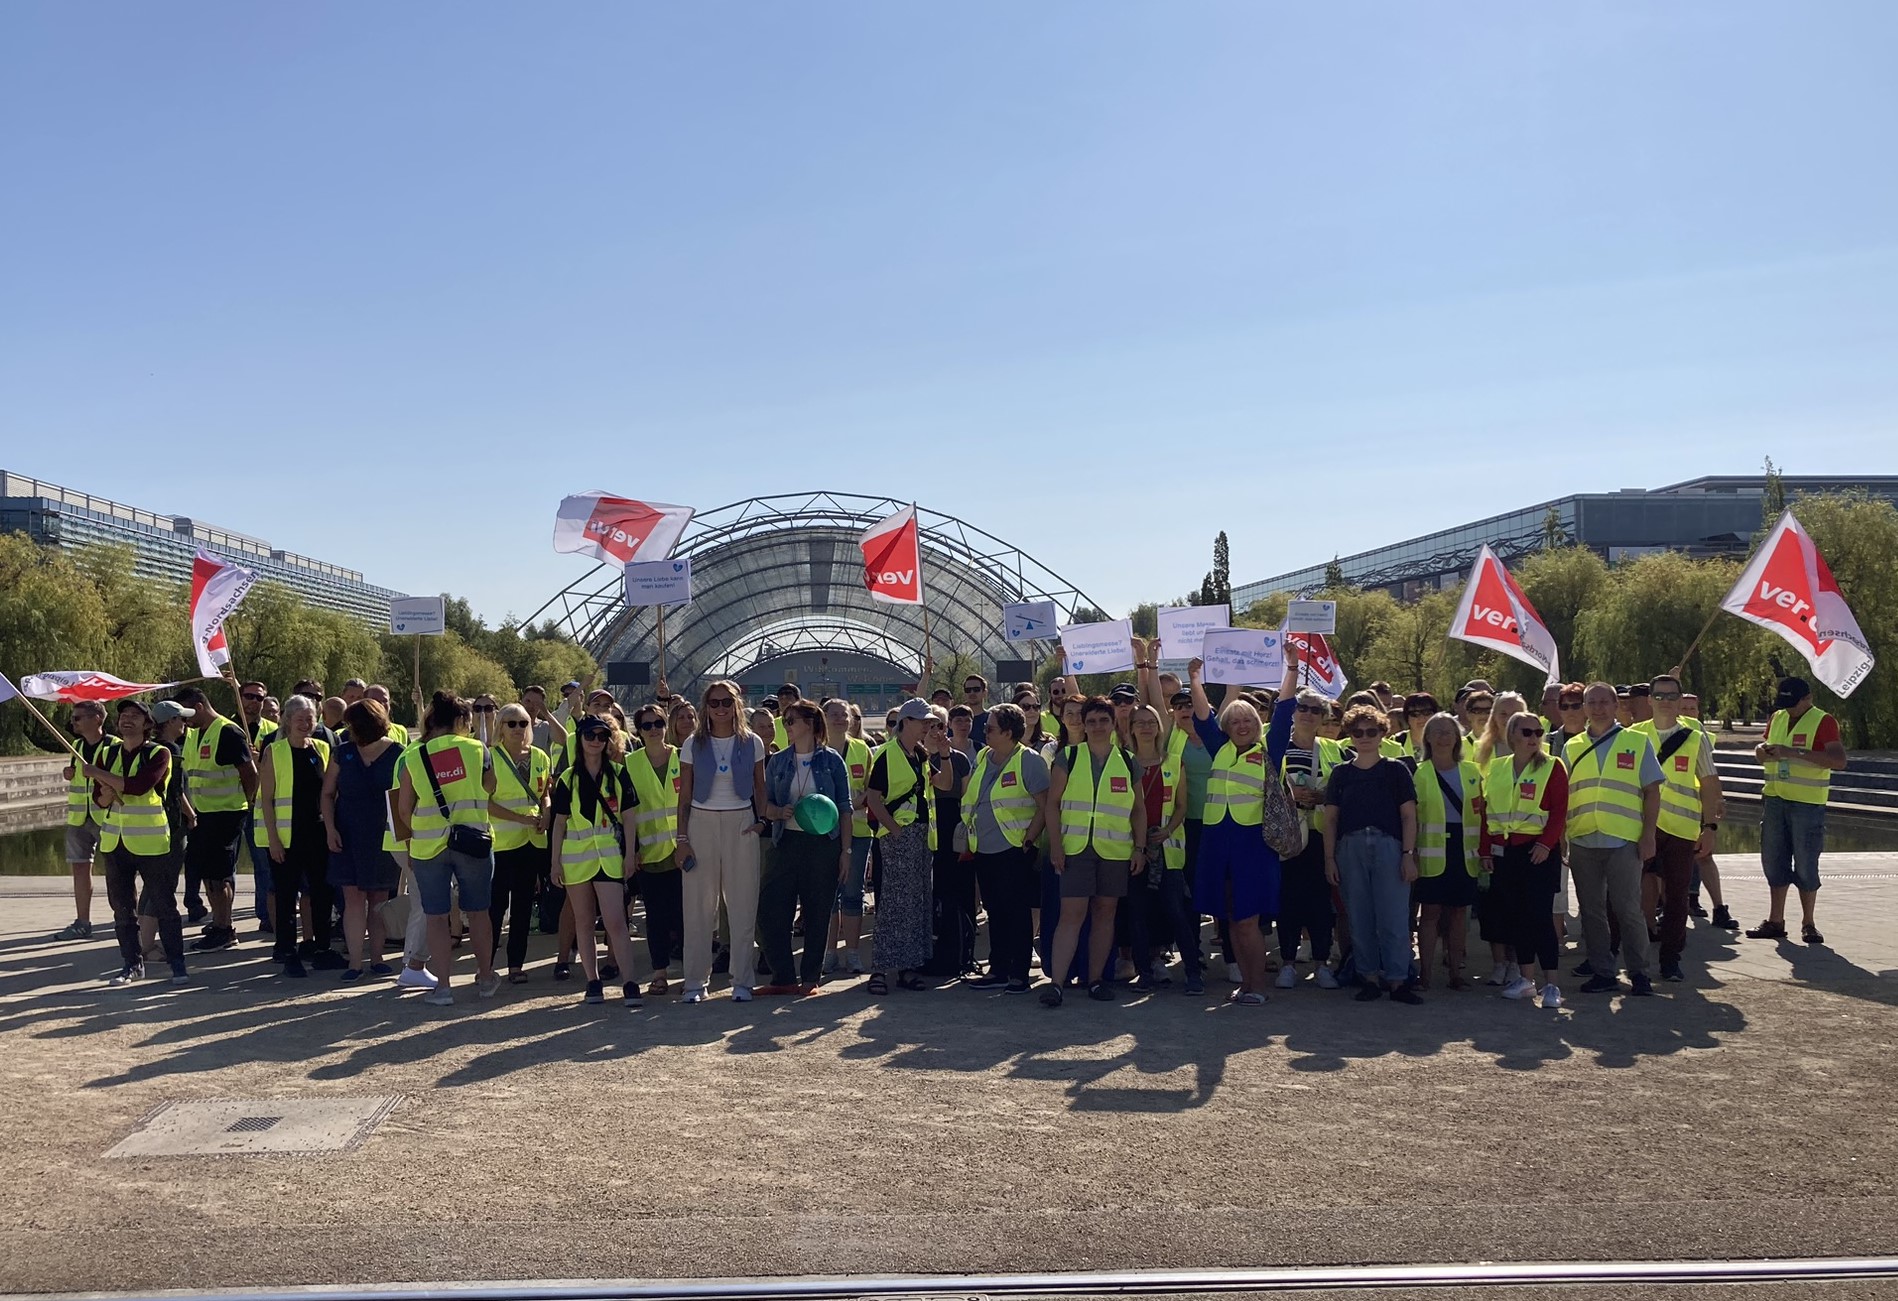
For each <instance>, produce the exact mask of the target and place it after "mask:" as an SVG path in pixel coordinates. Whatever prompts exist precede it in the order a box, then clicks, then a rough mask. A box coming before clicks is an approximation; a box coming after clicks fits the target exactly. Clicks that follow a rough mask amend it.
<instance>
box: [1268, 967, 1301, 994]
mask: <svg viewBox="0 0 1898 1301" xmlns="http://www.w3.org/2000/svg"><path fill="white" fill-rule="evenodd" d="M1272 983H1273V985H1275V986H1277V987H1278V988H1279V989H1297V988H1298V967H1297V965H1296V964H1295V963H1290V962H1288V963H1286V964H1285V965H1284V966H1282V967H1280V968H1279V978H1278V979H1277V980H1275V981H1273V982H1272Z"/></svg>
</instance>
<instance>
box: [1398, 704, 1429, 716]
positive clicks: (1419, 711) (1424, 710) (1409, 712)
mask: <svg viewBox="0 0 1898 1301" xmlns="http://www.w3.org/2000/svg"><path fill="white" fill-rule="evenodd" d="M1433 712H1435V711H1433V710H1431V709H1430V708H1428V707H1427V706H1424V705H1419V706H1417V708H1415V709H1406V710H1405V711H1404V717H1406V718H1429V717H1430V715H1431V714H1432V713H1433Z"/></svg>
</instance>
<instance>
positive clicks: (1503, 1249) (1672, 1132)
mask: <svg viewBox="0 0 1898 1301" xmlns="http://www.w3.org/2000/svg"><path fill="white" fill-rule="evenodd" d="M1722 861H1723V866H1724V871H1725V876H1726V879H1727V882H1728V896H1729V900H1730V902H1731V903H1732V904H1733V906H1734V911H1735V914H1736V916H1738V917H1740V918H1741V919H1742V920H1743V921H1745V922H1746V923H1747V924H1749V925H1750V924H1752V922H1754V921H1756V920H1757V919H1758V918H1759V917H1760V916H1762V915H1763V906H1764V896H1765V890H1764V887H1763V885H1762V883H1761V882H1760V879H1759V872H1758V865H1757V861H1756V860H1751V859H1749V858H1747V857H1746V856H1730V857H1725V858H1723V860H1722ZM1826 866H1827V884H1826V887H1825V890H1824V892H1823V894H1822V908H1823V911H1822V914H1821V923H1822V926H1823V929H1824V930H1825V932H1826V936H1827V941H1828V943H1827V946H1826V947H1825V948H1823V949H1807V948H1806V947H1804V946H1802V945H1797V944H1793V945H1787V944H1773V943H1768V942H1762V941H1749V940H1745V939H1742V938H1739V937H1737V936H1735V935H1733V934H1730V933H1727V932H1723V931H1718V930H1711V929H1707V928H1706V927H1705V926H1704V925H1701V924H1697V925H1696V927H1695V929H1694V931H1693V933H1692V935H1691V937H1690V939H1689V945H1688V953H1687V969H1688V973H1689V980H1688V982H1687V983H1686V984H1683V985H1662V986H1659V987H1658V988H1659V996H1657V997H1655V998H1652V999H1645V1000H1643V999H1633V998H1627V997H1615V998H1602V997H1589V996H1585V995H1582V994H1580V993H1579V992H1578V991H1579V986H1580V984H1581V981H1580V980H1579V979H1571V981H1570V982H1569V985H1568V989H1569V991H1570V994H1571V996H1570V999H1569V1003H1568V1006H1567V1007H1565V1008H1564V1009H1562V1010H1560V1011H1558V1012H1544V1011H1542V1010H1540V1009H1537V1008H1534V1007H1531V1006H1528V1005H1525V1004H1518V1003H1511V1002H1506V1001H1504V1000H1501V999H1499V998H1496V997H1494V996H1493V991H1489V990H1481V991H1471V992H1467V993H1457V994H1452V993H1448V992H1443V991H1441V990H1439V991H1438V992H1436V993H1434V994H1432V995H1431V996H1430V997H1429V1001H1428V1003H1427V1004H1426V1005H1424V1006H1422V1007H1417V1008H1407V1007H1401V1006H1398V1005H1395V1004H1392V1003H1390V1002H1388V1001H1385V1002H1379V1003H1375V1004H1371V1005H1368V1006H1366V1005H1359V1004H1356V1003H1354V1002H1352V1001H1351V1000H1350V998H1349V996H1348V995H1346V994H1342V993H1327V992H1324V991H1320V990H1317V989H1316V988H1315V987H1313V986H1312V985H1311V984H1310V983H1309V982H1307V983H1306V984H1305V985H1303V986H1302V987H1301V988H1299V989H1297V990H1294V991H1289V992H1280V991H1274V993H1273V996H1272V1000H1271V1002H1270V1003H1268V1004H1267V1005H1266V1006H1265V1007H1264V1008H1258V1009H1247V1008H1239V1007H1235V1006H1228V1005H1226V1004H1225V1003H1224V1002H1223V995H1224V993H1225V990H1226V986H1225V985H1224V984H1223V982H1219V981H1214V982H1212V984H1211V986H1210V988H1209V992H1208V994H1207V996H1206V997H1204V998H1187V997H1184V996H1182V995H1180V994H1178V993H1172V992H1166V993H1158V994H1153V995H1130V996H1127V997H1124V998H1123V999H1122V1001H1120V1002H1118V1003H1115V1004H1113V1005H1101V1004H1092V1003H1089V1002H1087V1001H1086V1000H1071V1001H1070V1002H1069V1003H1068V1005H1067V1006H1066V1007H1064V1008H1062V1009H1060V1010H1058V1011H1052V1012H1051V1011H1049V1010H1047V1009H1044V1008H1042V1007H1040V1006H1039V1005H1038V1004H1037V1003H1036V1002H1035V1001H1034V1000H1032V999H1020V998H1005V997H1002V996H1000V995H992V994H987V993H978V992H975V991H971V990H968V989H963V988H959V987H949V988H944V989H942V990H940V991H934V992H928V993H923V994H904V993H902V992H900V991H899V992H898V993H895V994H892V995H891V996H890V997H888V998H884V999H881V1000H874V1001H873V1000H871V999H869V998H868V997H866V996H865V995H864V994H863V993H861V992H860V991H859V989H858V987H857V986H858V982H849V983H844V984H836V985H827V986H826V987H825V991H824V993H822V994H821V995H819V996H817V997H814V998H809V999H803V1000H782V999H780V1000H766V999H760V1000H757V1001H755V1002H752V1003H750V1004H735V1003H732V1002H731V1001H729V1000H728V999H725V998H722V997H721V998H717V999H715V1000H714V1001H713V1002H711V1003H709V1004H706V1005H704V1006H700V1007H686V1006H681V1005H678V1003H677V1000H676V999H657V1000H649V1001H648V1004H647V1007H646V1010H645V1011H643V1012H639V1013H629V1012H627V1011H625V1010H624V1009H622V1008H619V1007H617V1006H615V1005H612V1004H610V1003H609V1004H608V1005H606V1006H602V1007H583V1006H581V1005H580V1003H579V988H578V986H577V985H555V984H553V983H552V982H551V980H550V979H549V978H548V977H547V975H546V966H545V963H544V957H545V954H546V951H547V946H549V945H550V944H551V941H550V940H549V939H547V938H545V937H537V940H536V948H535V952H534V957H533V962H534V964H535V965H534V967H533V972H534V981H533V983H531V984H528V985H525V986H519V987H510V986H504V987H503V989H502V992H501V994H500V996H499V997H498V998H496V999H495V1000H494V1001H492V1002H476V1001H474V1000H473V997H472V989H469V990H467V991H466V997H464V998H463V1000H462V1001H461V1002H460V1003H459V1004H458V1005H457V1006H455V1007H452V1008H433V1007H427V1006H424V1005H423V1004H422V1003H421V1002H420V1000H419V997H418V996H416V995H412V994H411V995H398V994H396V993H395V992H394V991H393V990H392V989H390V988H388V987H387V986H386V985H385V986H382V987H372V988H367V989H364V988H349V989H344V988H342V987H339V986H337V985H336V984H335V983H334V981H333V979H326V978H324V973H314V974H313V975H312V977H311V979H309V980H308V981H305V982H300V983H293V982H290V981H285V980H282V979H280V978H278V977H277V976H276V975H275V974H274V973H275V970H276V968H274V967H272V966H270V965H269V963H268V961H267V959H268V948H267V946H266V945H265V944H263V943H261V942H259V941H257V940H256V939H255V938H252V937H251V936H250V935H249V934H248V933H247V934H246V939H245V942H244V943H243V944H242V945H241V946H240V947H239V948H237V949H235V950H232V951H229V952H226V953H223V954H219V955H214V956H212V957H210V958H207V959H204V960H202V961H198V962H195V963H194V965H193V976H194V983H193V985H192V986H191V987H190V988H188V989H184V990H180V991H175V992H174V991H172V990H170V989H168V988H166V987H165V986H164V984H163V983H162V981H156V980H154V981H152V982H150V983H148V984H147V985H145V986H143V987H141V988H138V989H136V990H132V991H119V990H110V989H107V988H105V986H104V984H103V981H102V979H101V977H102V976H103V975H105V974H107V973H108V972H109V971H111V970H112V969H114V968H115V967H116V956H115V951H114V950H113V949H112V947H111V941H110V937H109V932H108V930H107V928H105V927H100V928H99V930H98V932H97V933H98V935H99V936H100V938H98V939H95V940H94V941H92V942H91V943H88V944H60V943H55V942H51V941H49V940H47V939H46V936H48V935H50V934H51V933H52V932H53V931H54V930H55V929H57V928H58V927H59V926H60V925H61V924H63V922H64V921H66V920H67V919H68V918H69V917H70V912H69V906H70V905H69V900H68V899H67V898H66V897H65V895H64V893H63V883H62V882H61V881H59V880H58V879H57V878H32V877H15V878H5V879H0V1087H3V1088H4V1096H5V1098H6V1100H7V1106H6V1108H5V1111H4V1113H3V1114H0V1144H3V1145H4V1151H5V1153H6V1156H5V1164H6V1169H7V1172H8V1177H7V1178H6V1179H5V1180H4V1182H0V1286H4V1287H5V1288H7V1289H11V1290H86V1289H131V1288H158V1287H186V1286H192V1287H209V1286H247V1287H257V1288H264V1287H279V1286H289V1285H301V1284H324V1283H382V1282H428V1281H435V1280H453V1279H477V1278H491V1279H529V1278H581V1277H627V1276H639V1277H667V1276H733V1275H758V1274H773V1275H783V1274H805V1273H888V1272H910V1271H921V1272H958V1271H976V1272H989V1271H1041V1270H1058V1269H1120V1268H1138V1267H1168V1268H1184V1267H1208V1266H1259V1265H1276V1264H1301V1263H1313V1264H1317V1263H1324V1264H1333V1263H1350V1262H1379V1261H1434V1260H1450V1261H1460V1260H1477V1259H1504V1260H1508V1259H1524V1260H1545V1259H1567V1258H1647V1257H1668V1258H1673V1257H1681V1258H1688V1257H1756V1256H1781V1255H1783V1256H1795V1255H1850V1254H1874V1253H1888V1252H1892V1251H1894V1250H1898V1124H1895V1123H1894V1121H1895V1120H1898V1102H1895V1101H1894V1095H1893V1080H1894V1076H1893V1068H1894V1061H1898V1055H1895V1053H1894V1048H1895V1047H1898V855H1879V854H1864V855H1851V854H1839V855H1834V856H1831V857H1829V858H1828V859H1827V863H1826ZM103 904H104V895H103V890H101V893H100V900H99V908H100V911H99V913H97V914H96V916H100V917H102V916H104V915H105V914H104V912H103ZM249 929H251V928H247V932H248V930H249ZM642 955H643V949H642ZM1577 960H1579V958H1578V956H1577V955H1575V954H1574V953H1573V951H1572V950H1571V955H1570V963H1571V965H1572V964H1573V962H1574V961H1577ZM465 961H466V960H465V959H464V964H465ZM207 1102H208V1103H219V1104H222V1105H223V1109H222V1110H219V1109H209V1110H197V1111H193V1110H191V1109H190V1108H188V1107H185V1106H184V1104H192V1103H207ZM315 1103H321V1104H324V1106H323V1107H320V1108H312V1107H310V1105H309V1104H315ZM244 1104H259V1105H256V1106H249V1105H244ZM270 1104H276V1106H275V1108H274V1109H273V1107H272V1106H271V1105H270ZM253 1112H262V1113H269V1115H263V1116H261V1117H258V1116H252V1114H251V1113H253ZM279 1113H281V1115H282V1117H283V1119H281V1120H280V1121H276V1120H271V1119H270V1116H274V1115H278V1114H279ZM337 1117H341V1119H340V1120H337V1119H336V1118H337ZM147 1120H151V1121H152V1124H151V1125H149V1126H147V1125H143V1124H142V1122H145V1121H147ZM326 1124H328V1125H329V1126H330V1128H329V1129H325V1125H326ZM207 1125H208V1126H209V1131H208V1132H210V1133H211V1134H212V1137H213V1138H216V1139H217V1140H218V1141H219V1142H221V1143H223V1144H224V1145H225V1146H223V1147H220V1148H218V1149H217V1150H219V1151H223V1152H226V1153H227V1154H225V1155H216V1156H164V1155H152V1154H151V1152H152V1151H153V1146H152V1145H153V1144H154V1143H158V1142H160V1141H161V1140H162V1139H163V1138H164V1133H161V1132H160V1131H161V1130H165V1129H166V1127H167V1126H169V1127H170V1130H175V1131H176V1132H179V1133H196V1132H199V1131H204V1130H205V1128H206V1126H207ZM193 1126H196V1127H197V1128H196V1129H195V1130H194V1129H193ZM233 1126H239V1128H237V1129H236V1130H235V1131H233V1129H232V1127H233ZM245 1126H250V1127H252V1128H255V1127H259V1126H261V1127H263V1128H264V1129H276V1130H277V1131H278V1132H277V1136H276V1137H275V1138H272V1137H271V1135H270V1134H269V1133H265V1132H262V1130H258V1131H257V1132H251V1131H250V1129H247V1128H245ZM299 1126H301V1128H298V1127H299ZM167 1132H170V1131H167ZM332 1132H333V1133H335V1134H338V1135H340V1137H339V1139H338V1144H337V1146H336V1147H335V1148H334V1150H322V1141H323V1140H322V1139H321V1138H320V1137H319V1138H316V1139H308V1138H307V1137H306V1136H307V1135H309V1134H318V1135H319V1136H320V1134H323V1133H332ZM220 1136H221V1137H220ZM273 1143H274V1144H276V1146H274V1147H273V1146H271V1145H272V1144H273ZM312 1145H314V1146H312ZM292 1149H297V1150H292ZM108 1152H112V1153H113V1154H112V1155H108ZM1855 1294H1857V1293H1856V1292H1855V1291H1852V1290H1847V1291H1842V1292H1839V1293H1838V1295H1855ZM1815 1295H1818V1293H1815Z"/></svg>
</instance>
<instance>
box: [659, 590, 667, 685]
mask: <svg viewBox="0 0 1898 1301" xmlns="http://www.w3.org/2000/svg"><path fill="white" fill-rule="evenodd" d="M659 676H660V677H661V678H664V677H665V676H666V607H665V606H663V605H661V606H660V607H659Z"/></svg>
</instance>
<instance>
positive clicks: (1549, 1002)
mask: <svg viewBox="0 0 1898 1301" xmlns="http://www.w3.org/2000/svg"><path fill="white" fill-rule="evenodd" d="M1542 1006H1544V1007H1560V1006H1562V991H1561V990H1559V989H1557V988H1556V987H1555V982H1554V981H1550V982H1549V983H1548V984H1546V985H1544V986H1543V987H1542Z"/></svg>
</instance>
